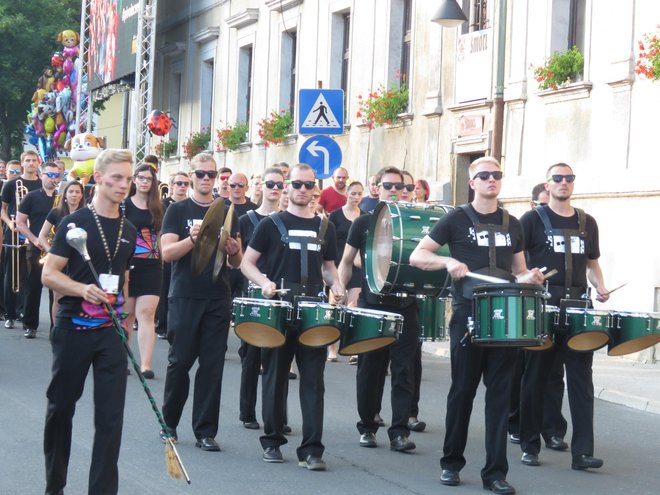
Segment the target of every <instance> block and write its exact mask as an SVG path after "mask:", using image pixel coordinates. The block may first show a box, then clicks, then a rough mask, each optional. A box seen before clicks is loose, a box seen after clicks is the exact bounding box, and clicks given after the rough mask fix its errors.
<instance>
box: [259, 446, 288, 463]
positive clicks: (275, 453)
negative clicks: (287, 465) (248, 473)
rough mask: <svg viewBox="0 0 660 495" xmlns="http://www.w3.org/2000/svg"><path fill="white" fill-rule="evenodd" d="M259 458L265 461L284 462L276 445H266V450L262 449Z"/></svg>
mask: <svg viewBox="0 0 660 495" xmlns="http://www.w3.org/2000/svg"><path fill="white" fill-rule="evenodd" d="M261 458H262V459H263V460H264V461H265V462H273V463H281V462H284V458H283V457H282V452H280V449H278V448H277V447H266V450H264V455H263V456H261Z"/></svg>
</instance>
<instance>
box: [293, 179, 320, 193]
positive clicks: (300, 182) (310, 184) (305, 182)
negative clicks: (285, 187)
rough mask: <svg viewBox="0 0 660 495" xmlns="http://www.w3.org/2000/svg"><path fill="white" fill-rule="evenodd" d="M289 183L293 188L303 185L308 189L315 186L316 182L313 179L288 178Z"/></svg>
mask: <svg viewBox="0 0 660 495" xmlns="http://www.w3.org/2000/svg"><path fill="white" fill-rule="evenodd" d="M289 184H291V187H293V188H294V189H300V188H301V187H302V186H305V189H308V190H310V191H311V190H312V189H314V187H315V186H316V182H315V181H313V180H290V181H289Z"/></svg>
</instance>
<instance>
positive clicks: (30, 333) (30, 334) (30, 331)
mask: <svg viewBox="0 0 660 495" xmlns="http://www.w3.org/2000/svg"><path fill="white" fill-rule="evenodd" d="M36 336H37V330H36V329H35V328H26V329H25V333H24V334H23V337H25V338H26V339H33V338H35V337H36Z"/></svg>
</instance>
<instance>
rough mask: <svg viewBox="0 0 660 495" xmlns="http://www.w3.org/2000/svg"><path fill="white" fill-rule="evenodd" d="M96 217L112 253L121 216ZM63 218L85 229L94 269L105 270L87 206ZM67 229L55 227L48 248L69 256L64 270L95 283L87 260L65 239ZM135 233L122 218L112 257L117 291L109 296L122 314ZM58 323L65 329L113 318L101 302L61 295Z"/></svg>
mask: <svg viewBox="0 0 660 495" xmlns="http://www.w3.org/2000/svg"><path fill="white" fill-rule="evenodd" d="M99 219H100V221H101V226H102V228H103V233H104V234H105V238H106V240H107V243H108V248H109V249H110V256H112V254H113V253H114V252H115V246H116V245H117V237H118V234H119V225H120V219H119V218H105V217H101V216H99ZM63 221H64V222H66V223H67V224H68V223H71V222H73V223H75V224H76V227H80V228H81V229H84V230H85V231H87V250H88V251H89V255H90V256H91V258H92V264H93V265H94V268H95V269H96V272H97V273H99V274H102V273H108V271H109V270H108V269H109V261H108V257H107V254H106V251H105V249H104V247H103V242H102V240H101V235H100V233H99V229H98V227H97V225H96V222H95V221H94V216H93V215H92V212H91V211H90V209H89V208H81V209H80V210H78V211H76V212H75V213H72V214H71V215H68V216H66V217H64V219H63ZM68 230H69V229H66V228H64V229H58V230H57V233H56V234H55V239H54V240H53V246H52V247H51V250H50V252H51V253H52V254H54V255H57V256H62V257H64V258H68V260H69V262H68V264H67V266H66V273H67V275H69V277H71V278H72V279H73V280H75V281H76V282H81V283H83V284H94V283H95V281H94V277H93V276H92V274H91V272H90V270H89V268H88V266H87V263H85V261H84V260H83V259H82V256H80V254H79V253H78V252H77V251H76V250H75V249H73V248H72V247H71V246H69V244H68V243H67V242H66V234H67V232H68ZM136 236H137V232H136V230H135V227H133V225H132V224H131V222H129V221H128V220H124V229H123V232H122V236H121V240H120V245H119V251H118V252H117V256H115V258H114V259H113V260H112V274H113V275H118V276H119V285H118V288H119V294H117V295H116V296H112V297H111V299H112V306H113V307H114V308H115V310H116V311H117V313H118V314H119V315H120V316H122V318H125V314H124V309H123V304H124V293H123V288H124V274H125V273H126V270H128V267H129V263H130V260H131V257H132V256H133V250H134V249H135V239H136ZM57 326H58V327H60V328H65V329H68V330H93V329H98V328H104V327H109V326H112V320H111V319H110V315H108V312H107V311H106V309H105V307H104V306H103V305H101V304H92V303H89V302H87V301H85V300H83V299H82V298H81V297H73V296H64V297H62V298H61V299H60V308H59V310H58V312H57Z"/></svg>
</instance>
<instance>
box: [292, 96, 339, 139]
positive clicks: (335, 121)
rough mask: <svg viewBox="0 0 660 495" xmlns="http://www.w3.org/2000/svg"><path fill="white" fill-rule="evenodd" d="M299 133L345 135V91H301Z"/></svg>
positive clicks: (299, 98)
mask: <svg viewBox="0 0 660 495" xmlns="http://www.w3.org/2000/svg"><path fill="white" fill-rule="evenodd" d="M298 103H299V107H300V111H299V120H298V132H300V134H343V132H344V91H343V90H341V89H301V90H300V91H299V93H298Z"/></svg>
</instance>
